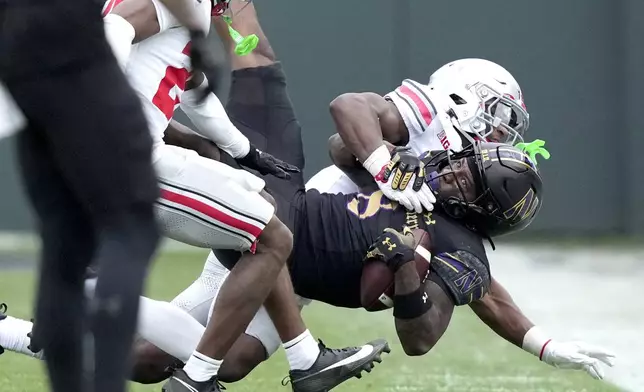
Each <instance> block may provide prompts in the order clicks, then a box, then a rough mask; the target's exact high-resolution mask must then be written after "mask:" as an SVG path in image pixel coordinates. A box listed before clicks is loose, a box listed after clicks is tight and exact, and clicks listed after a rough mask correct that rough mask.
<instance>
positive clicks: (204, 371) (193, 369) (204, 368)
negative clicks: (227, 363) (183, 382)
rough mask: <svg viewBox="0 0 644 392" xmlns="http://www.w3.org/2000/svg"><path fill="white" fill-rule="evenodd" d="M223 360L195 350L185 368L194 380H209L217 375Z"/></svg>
mask: <svg viewBox="0 0 644 392" xmlns="http://www.w3.org/2000/svg"><path fill="white" fill-rule="evenodd" d="M222 362H223V360H219V359H212V358H210V357H208V356H207V355H203V354H202V353H200V352H197V351H195V352H193V353H192V356H191V357H190V359H188V362H186V366H184V367H183V370H184V371H185V372H186V374H187V375H188V377H190V378H191V379H192V380H194V381H197V382H201V381H208V380H209V379H210V378H211V377H212V376H215V375H217V373H218V372H219V368H220V367H221V363H222Z"/></svg>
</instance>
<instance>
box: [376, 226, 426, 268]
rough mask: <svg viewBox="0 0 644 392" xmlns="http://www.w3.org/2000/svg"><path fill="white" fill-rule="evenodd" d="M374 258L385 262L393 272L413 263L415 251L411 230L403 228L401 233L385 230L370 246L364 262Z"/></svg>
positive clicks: (389, 229)
mask: <svg viewBox="0 0 644 392" xmlns="http://www.w3.org/2000/svg"><path fill="white" fill-rule="evenodd" d="M374 258H375V259H379V260H382V261H383V262H385V264H387V266H388V267H389V268H390V269H391V270H392V271H393V272H396V271H398V269H399V268H400V267H402V266H403V265H405V264H407V263H409V262H410V261H413V260H414V258H415V251H414V236H413V234H412V232H411V230H410V229H409V228H408V227H405V228H404V229H403V232H402V233H401V232H399V231H397V230H394V229H391V228H386V229H385V230H384V231H383V233H382V234H381V235H380V236H378V238H377V239H376V241H375V242H374V243H373V244H371V246H370V247H369V250H368V251H367V255H366V256H365V259H364V260H365V261H367V260H370V259H374Z"/></svg>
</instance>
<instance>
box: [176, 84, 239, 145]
mask: <svg viewBox="0 0 644 392" xmlns="http://www.w3.org/2000/svg"><path fill="white" fill-rule="evenodd" d="M205 83H208V81H207V80H204V81H203V84H205ZM201 87H204V86H203V85H202V86H201ZM199 90H200V89H193V90H188V91H186V92H184V93H183V96H182V100H181V109H182V110H183V111H184V113H185V114H186V115H187V116H188V117H189V118H190V121H192V123H193V124H195V126H196V127H197V130H196V132H197V133H198V134H199V135H201V136H203V137H205V138H206V139H209V140H211V141H212V142H214V143H215V144H217V146H219V148H221V149H222V150H224V151H226V152H227V153H228V154H230V155H231V156H232V157H233V158H241V157H244V156H246V155H247V154H248V152H249V151H250V142H249V141H248V138H247V137H246V136H244V135H243V134H242V133H241V132H240V131H239V129H237V127H235V125H234V124H233V123H232V122H231V121H230V118H229V117H228V114H227V113H226V110H225V109H224V107H223V105H222V104H221V102H220V101H219V98H217V96H216V95H215V94H212V93H210V94H208V96H207V97H206V98H205V99H204V100H203V101H200V99H199V98H200V94H201V92H200V91H199Z"/></svg>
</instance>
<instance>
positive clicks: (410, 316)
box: [394, 262, 438, 356]
mask: <svg viewBox="0 0 644 392" xmlns="http://www.w3.org/2000/svg"><path fill="white" fill-rule="evenodd" d="M394 287H395V293H394V317H395V322H396V332H397V333H398V338H399V339H400V343H401V345H402V347H403V349H404V351H405V353H406V354H407V355H410V356H416V355H423V354H425V353H427V352H428V351H429V350H431V348H432V347H434V345H435V344H436V342H437V341H438V336H436V334H435V333H434V332H435V328H434V326H433V323H432V314H431V312H430V308H431V305H430V306H428V305H427V302H426V301H427V300H428V299H427V298H426V295H425V294H424V291H423V288H422V287H421V282H420V277H419V276H418V272H417V271H416V266H415V264H414V263H413V262H410V263H407V264H405V265H403V266H402V267H401V268H400V269H399V270H398V271H396V275H395V283H394ZM423 295H425V298H423ZM430 304H431V302H430Z"/></svg>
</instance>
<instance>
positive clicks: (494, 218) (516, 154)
mask: <svg viewBox="0 0 644 392" xmlns="http://www.w3.org/2000/svg"><path fill="white" fill-rule="evenodd" d="M424 155H425V156H424V157H422V160H423V162H424V163H425V166H426V171H427V173H428V174H427V177H426V179H427V182H430V180H431V179H435V177H436V172H439V171H440V170H441V169H442V168H444V167H445V165H450V166H451V165H452V162H455V161H456V160H459V159H461V158H464V157H465V158H466V160H467V163H468V166H469V168H470V171H471V172H472V175H473V178H474V181H475V182H476V195H477V196H476V199H475V200H473V201H466V200H465V196H464V195H465V193H464V192H463V190H462V189H461V192H460V193H461V195H462V197H460V198H459V197H456V196H450V197H447V198H441V197H440V194H437V203H438V204H440V205H441V206H442V208H443V210H444V211H445V212H446V213H447V214H448V215H450V216H451V217H453V218H456V219H460V220H463V221H464V222H465V223H466V224H467V225H468V226H469V227H470V228H471V229H473V230H475V231H476V232H479V233H481V234H482V235H485V236H487V237H498V236H502V235H506V234H510V233H516V232H518V231H521V230H523V229H525V228H526V227H528V226H529V225H530V223H532V221H533V220H534V218H535V217H536V216H537V214H538V213H539V210H540V209H541V205H542V202H543V184H542V180H541V175H540V174H539V171H538V170H537V167H536V165H535V163H534V162H533V161H532V160H531V159H530V158H529V157H528V155H526V154H525V153H524V152H523V151H521V150H520V149H518V148H516V147H512V146H510V145H507V144H502V143H491V142H480V141H475V142H474V143H473V144H472V145H470V146H468V147H466V148H465V149H464V150H463V151H461V152H458V153H454V152H450V153H448V152H447V151H440V152H431V153H426V154H424ZM456 183H457V184H458V181H457V182H456ZM458 186H459V189H460V185H458ZM434 191H435V193H438V192H436V191H437V190H436V189H434Z"/></svg>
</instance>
